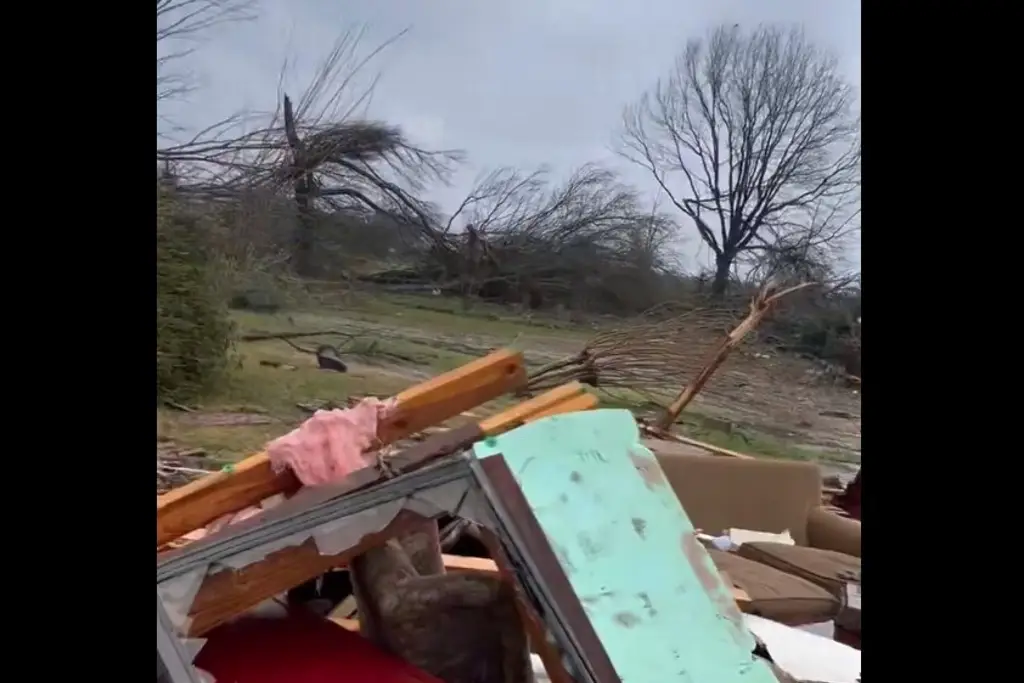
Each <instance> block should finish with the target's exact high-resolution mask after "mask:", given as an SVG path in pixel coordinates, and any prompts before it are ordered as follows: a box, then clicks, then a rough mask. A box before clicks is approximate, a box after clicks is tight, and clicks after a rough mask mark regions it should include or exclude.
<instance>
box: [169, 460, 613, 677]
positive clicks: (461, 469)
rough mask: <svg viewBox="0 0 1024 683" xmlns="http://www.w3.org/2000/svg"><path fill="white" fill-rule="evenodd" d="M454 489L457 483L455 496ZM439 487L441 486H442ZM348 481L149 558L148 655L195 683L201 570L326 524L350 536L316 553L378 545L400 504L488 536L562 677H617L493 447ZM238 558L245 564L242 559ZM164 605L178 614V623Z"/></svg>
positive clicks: (262, 554)
mask: <svg viewBox="0 0 1024 683" xmlns="http://www.w3.org/2000/svg"><path fill="white" fill-rule="evenodd" d="M459 486H462V487H463V488H462V489H461V493H460V492H459ZM445 487H449V488H448V491H447V492H445V491H444V489H445ZM352 488H353V486H352V484H351V483H350V482H349V483H346V482H342V483H340V484H337V485H333V486H324V487H316V488H307V489H303V490H302V491H300V492H299V493H298V494H296V496H295V497H293V498H292V499H290V500H289V501H287V502H286V503H284V504H282V505H281V506H280V508H275V509H272V510H267V511H264V513H263V514H261V515H259V516H258V517H255V518H252V519H248V520H245V521H242V522H240V523H238V524H236V525H232V526H230V527H228V528H226V529H224V530H222V531H221V532H219V533H216V534H214V535H212V536H210V537H208V538H206V539H203V540H201V541H198V542H196V543H194V544H191V545H189V546H186V547H184V548H181V549H178V550H175V551H171V552H169V553H167V554H165V555H162V556H158V560H157V644H158V647H157V652H158V655H159V657H160V658H161V659H162V660H163V663H164V666H165V668H166V669H167V673H168V678H169V679H170V681H171V682H172V683H202V681H203V677H202V675H201V674H200V673H199V672H198V671H197V669H196V668H195V667H194V666H192V658H193V657H194V656H195V655H196V654H197V653H198V651H199V650H198V648H195V647H194V645H195V644H196V643H194V642H193V643H190V642H188V641H191V640H193V639H194V638H196V637H202V633H199V634H196V635H192V636H190V635H189V632H188V631H187V629H188V628H189V625H190V624H191V618H192V614H191V607H192V604H193V600H195V598H196V597H197V596H198V595H199V593H200V591H202V587H203V585H204V584H205V582H206V580H207V578H208V577H211V576H216V573H211V572H210V569H211V568H212V567H216V566H218V565H219V566H221V567H223V568H222V569H220V570H219V571H231V568H232V567H233V568H234V569H235V570H240V569H242V568H243V567H248V566H251V565H254V564H258V563H260V562H262V561H263V560H265V559H267V558H268V557H269V556H270V555H271V554H273V553H275V552H280V551H283V550H286V549H288V548H292V547H295V546H300V545H303V544H304V543H306V542H308V541H309V540H310V539H313V540H314V542H316V539H317V533H318V532H319V533H320V534H321V535H324V534H327V533H329V530H330V529H332V528H333V530H334V531H333V533H340V534H341V535H342V536H345V535H346V534H347V535H348V538H349V539H351V540H350V541H349V542H347V543H343V544H342V545H339V546H337V547H334V546H332V547H331V548H330V551H331V552H329V553H328V552H327V551H326V550H325V549H324V548H322V547H321V548H320V552H321V554H328V555H331V556H336V555H341V554H344V553H351V554H352V555H355V554H358V552H359V549H360V546H361V545H362V544H363V543H364V541H365V540H366V539H367V537H373V538H374V539H375V540H376V542H383V541H384V540H386V538H387V537H393V536H395V535H399V534H400V533H402V531H401V526H402V523H401V522H399V521H396V520H398V519H399V514H400V513H401V512H403V511H406V510H408V511H409V512H411V513H412V514H413V515H415V516H416V517H419V518H423V519H436V518H437V517H439V516H441V515H443V514H449V515H453V516H459V517H465V518H468V519H471V520H472V521H474V522H476V523H477V524H478V525H479V526H480V527H481V529H482V530H484V531H485V532H486V536H487V538H489V539H490V540H491V544H490V545H492V548H491V550H492V553H493V554H495V555H496V556H495V557H494V560H495V561H496V562H497V563H498V565H499V567H500V568H501V569H502V571H503V573H505V574H506V576H511V577H514V579H515V583H516V585H517V587H518V589H519V593H520V595H521V596H522V597H523V598H524V599H525V602H526V603H527V608H528V610H529V611H532V613H533V614H532V615H529V616H530V617H531V618H536V619H537V620H538V621H539V622H540V623H541V624H542V626H543V627H544V629H545V630H546V632H547V636H548V638H549V639H550V640H551V641H553V642H554V645H555V646H556V648H557V649H558V650H559V652H560V654H561V655H562V662H563V666H564V667H565V668H566V670H567V672H568V673H569V677H570V678H571V679H572V680H574V681H577V682H578V683H619V678H618V676H617V674H616V673H615V670H614V667H613V666H612V664H611V661H610V659H609V658H608V655H607V653H606V652H605V651H604V647H603V646H602V645H601V643H600V641H599V640H598V638H597V635H596V633H595V632H594V629H593V627H592V626H591V625H590V622H589V621H588V620H587V618H586V616H585V614H584V611H583V606H582V604H581V603H580V601H579V600H578V598H577V597H576V596H575V594H574V593H573V592H572V590H571V588H569V581H568V577H567V576H566V575H565V573H564V571H563V570H562V569H561V566H560V565H559V564H558V563H557V561H556V560H555V559H554V553H553V551H552V550H551V547H550V544H549V543H548V541H547V539H546V537H545V535H544V533H543V531H542V530H541V528H540V525H539V523H538V522H537V519H536V517H535V516H534V515H533V512H532V511H531V510H530V508H529V506H528V505H527V504H526V500H525V496H524V495H523V493H522V491H521V489H519V487H518V485H517V484H516V483H515V479H514V477H513V476H512V473H511V472H510V471H509V468H508V466H507V464H506V463H505V460H504V458H503V457H502V456H501V455H500V454H495V455H491V456H488V457H486V458H484V459H482V460H478V459H476V458H474V457H472V456H471V455H468V454H464V455H461V456H456V457H452V458H449V459H446V460H444V461H441V462H437V463H436V464H432V465H428V466H426V467H423V468H422V469H418V470H415V471H413V472H410V473H408V474H403V475H401V476H398V477H396V478H393V479H382V480H380V481H379V482H378V483H376V484H375V485H373V486H371V487H369V488H365V489H363V490H358V491H352ZM443 496H447V497H448V498H449V499H451V500H445V501H444V502H447V503H450V504H442V502H441V498H442V497H443ZM382 510H383V511H385V514H384V516H383V517H382V516H381V514H380V513H381V511H382ZM388 513H390V515H391V516H390V518H388V517H387V514H388ZM360 516H361V517H360ZM346 524H348V525H349V528H347V529H346V528H345V527H346ZM396 526H397V527H398V528H397V529H396V528H392V527H396ZM363 547H364V548H365V545H363ZM239 558H246V559H248V560H249V561H248V562H244V563H243V562H241V561H240V560H239ZM339 563H340V562H339ZM190 574H192V577H190V576H189V575H190ZM196 575H198V577H196ZM190 578H191V582H192V583H193V584H195V585H194V588H193V589H192V590H191V596H190V597H189V596H188V595H187V593H188V591H185V593H184V594H183V596H184V597H183V600H184V601H185V602H187V603H188V604H187V605H181V604H178V605H171V606H173V607H175V609H173V610H169V609H168V606H169V605H168V602H167V601H168V596H169V595H170V594H171V593H172V592H173V591H171V590H163V591H162V588H163V589H168V588H171V587H173V585H174V582H175V581H179V582H182V581H184V582H185V583H188V582H189V580H190ZM267 597H269V596H267ZM170 602H172V603H173V600H171V601H170ZM182 607H183V609H182ZM171 612H174V613H175V614H177V615H178V622H177V623H176V622H175V619H173V618H172V614H171ZM182 622H183V623H184V626H183V625H182ZM215 625H216V624H215ZM211 628H212V627H211ZM183 629H184V631H183ZM193 650H194V651H193Z"/></svg>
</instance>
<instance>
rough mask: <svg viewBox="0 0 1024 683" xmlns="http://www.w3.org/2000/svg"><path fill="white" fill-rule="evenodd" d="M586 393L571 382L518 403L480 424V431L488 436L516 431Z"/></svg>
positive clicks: (577, 384) (576, 383)
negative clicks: (536, 416) (541, 415)
mask: <svg viewBox="0 0 1024 683" xmlns="http://www.w3.org/2000/svg"><path fill="white" fill-rule="evenodd" d="M582 393H584V389H583V385H582V384H580V383H579V382H569V383H568V384H563V385H562V386H559V387H555V388H554V389H551V390H550V391H545V392H544V393H543V394H541V395H540V396H535V397H534V398H531V399H528V400H526V401H523V402H522V403H518V404H516V405H514V406H512V407H511V408H509V409H508V410H504V411H502V412H500V413H498V414H497V415H494V416H492V417H489V418H487V419H485V420H482V421H481V422H480V429H482V430H483V432H484V434H487V435H488V436H494V435H497V434H503V433H505V432H507V431H509V430H511V429H515V428H516V427H519V426H520V425H522V424H525V422H526V421H527V420H528V419H529V418H530V417H532V416H534V415H537V414H539V413H542V412H544V411H547V410H551V409H552V408H554V407H555V406H557V405H558V404H560V403H562V402H563V401H568V400H569V399H572V398H575V397H577V396H579V395H580V394H582Z"/></svg>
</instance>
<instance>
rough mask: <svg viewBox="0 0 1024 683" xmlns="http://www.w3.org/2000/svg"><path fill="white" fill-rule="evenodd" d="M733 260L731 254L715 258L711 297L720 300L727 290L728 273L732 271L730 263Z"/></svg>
mask: <svg viewBox="0 0 1024 683" xmlns="http://www.w3.org/2000/svg"><path fill="white" fill-rule="evenodd" d="M734 258H735V256H734V255H732V254H728V253H726V254H722V255H721V256H716V257H715V279H714V280H712V281H711V296H713V297H715V298H716V299H720V298H721V297H723V296H725V292H726V290H727V289H729V272H730V271H731V270H732V262H733V259H734Z"/></svg>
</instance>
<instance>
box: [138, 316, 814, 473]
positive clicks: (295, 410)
mask: <svg viewBox="0 0 1024 683" xmlns="http://www.w3.org/2000/svg"><path fill="white" fill-rule="evenodd" d="M337 303H338V304H340V303H342V302H337ZM344 306H345V308H344V314H343V315H342V314H341V313H340V312H333V313H332V312H329V311H327V312H325V311H323V310H318V311H295V312H289V313H280V314H257V313H251V312H236V313H235V314H234V318H235V322H236V323H237V325H238V328H239V331H240V333H241V334H242V335H246V334H250V335H251V334H255V333H265V334H280V333H287V332H295V331H306V330H322V331H334V332H337V333H338V334H327V335H324V336H321V337H312V338H302V339H295V340H294V341H295V342H296V343H298V344H300V345H301V346H303V347H306V348H310V347H313V348H315V347H316V346H317V345H318V344H321V343H329V344H332V345H335V346H336V347H338V348H339V349H340V350H341V352H342V355H343V357H344V359H345V361H346V363H349V366H350V367H349V372H348V373H344V374H342V373H336V372H328V371H323V370H319V369H317V367H316V364H315V358H314V357H313V356H312V355H311V354H309V353H303V352H301V351H298V350H296V349H294V348H292V347H291V346H289V345H288V344H286V343H285V342H282V341H280V340H276V339H275V340H265V341H252V342H241V343H239V344H238V347H237V363H236V368H235V370H234V372H233V373H232V377H231V380H230V382H229V383H228V384H227V385H226V386H225V387H224V388H223V390H222V391H221V392H220V393H219V394H218V395H216V396H212V397H210V398H208V399H207V400H206V401H204V403H203V404H202V405H201V406H196V408H197V410H196V412H182V411H179V410H173V409H159V410H158V411H157V429H158V436H159V437H160V438H163V439H169V440H173V441H174V442H175V443H177V444H179V445H181V446H184V447H191V448H202V449H204V450H205V451H206V452H207V453H208V454H209V455H211V456H212V457H214V458H216V459H219V460H224V461H231V460H236V459H238V458H240V457H244V456H246V455H248V454H251V453H255V452H258V451H259V450H261V449H262V447H263V446H264V445H265V444H266V442H267V441H268V440H270V439H272V438H274V437H276V436H278V435H280V434H283V433H285V432H287V431H288V430H290V429H291V428H293V427H294V426H295V425H297V424H299V423H300V422H301V420H302V419H303V418H304V417H305V416H306V415H307V414H308V413H306V412H304V411H303V410H302V409H301V408H299V407H298V406H297V405H296V404H298V403H303V404H318V403H321V402H324V401H333V402H335V403H338V404H341V403H343V402H344V400H345V398H346V397H348V396H350V395H353V394H374V395H391V394H394V393H397V392H398V391H401V390H402V389H404V388H406V387H409V386H411V385H413V384H415V383H417V382H419V381H422V380H423V379H426V378H428V377H430V376H433V375H436V374H438V373H440V372H444V371H445V370H449V369H452V368H455V367H457V366H459V365H461V364H463V363H465V362H467V361H469V360H471V359H472V358H474V357H477V356H480V355H482V354H483V353H486V351H487V350H488V349H490V348H494V347H495V346H501V345H509V344H514V345H515V346H517V347H518V348H523V349H524V350H527V351H530V350H533V349H543V350H546V351H549V352H552V353H555V355H556V356H557V355H563V354H566V353H570V352H572V351H575V350H578V349H579V348H580V347H581V346H582V345H583V343H584V342H585V340H586V339H587V338H588V337H590V336H591V335H593V334H594V331H595V329H594V328H595V327H596V325H594V324H593V323H588V324H587V325H585V326H581V325H575V326H574V325H572V324H571V323H569V322H567V321H561V320H552V319H550V318H549V319H545V320H528V319H524V318H523V317H515V316H513V315H512V314H511V313H510V312H508V311H506V310H502V309H498V308H491V307H487V306H475V307H474V309H473V310H471V311H469V312H466V311H463V310H462V308H461V304H460V303H459V302H458V301H457V300H450V299H442V298H436V299H435V298H432V297H401V296H388V297H372V298H371V297H367V296H349V297H346V300H345V301H344ZM442 339H443V340H444V341H443V343H442V341H440V340H442ZM460 340H462V341H460ZM463 342H464V343H463ZM602 398H603V405H605V406H609V407H612V406H618V407H628V408H637V407H643V404H644V403H645V399H644V398H642V397H640V396H639V395H636V394H632V393H630V392H624V393H618V394H616V395H615V396H614V397H602ZM648 407H649V406H648ZM235 412H243V413H257V414H261V415H264V416H266V417H267V418H268V419H269V420H271V421H270V422H269V423H268V424H259V425H245V426H209V425H205V424H203V423H202V417H201V415H202V414H208V413H235ZM677 430H678V431H679V432H680V433H682V434H686V435H688V436H691V437H693V438H695V439H700V440H703V441H706V442H708V443H711V444H714V445H717V446H721V447H724V448H728V449H731V450H736V451H740V452H744V453H749V454H751V455H763V456H766V457H776V458H794V459H801V460H803V459H814V458H819V457H821V454H820V453H817V452H814V451H810V450H807V449H804V448H800V447H797V446H794V445H791V444H787V443H786V442H785V441H784V440H782V439H778V438H775V437H773V436H772V435H770V434H765V433H760V432H758V431H756V430H753V429H750V428H739V427H737V426H735V425H732V424H730V423H728V422H725V421H723V420H720V419H714V418H711V417H707V416H704V415H702V414H700V413H699V412H693V411H688V412H687V413H685V414H684V416H683V417H682V418H681V420H680V424H679V425H678V426H677Z"/></svg>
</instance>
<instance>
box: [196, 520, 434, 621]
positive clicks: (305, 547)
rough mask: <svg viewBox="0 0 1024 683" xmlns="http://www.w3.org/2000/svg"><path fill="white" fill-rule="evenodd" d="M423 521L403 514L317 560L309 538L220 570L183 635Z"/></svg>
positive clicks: (207, 583)
mask: <svg viewBox="0 0 1024 683" xmlns="http://www.w3.org/2000/svg"><path fill="white" fill-rule="evenodd" d="M422 521H423V518H422V517H420V516H419V515H416V514H414V513H411V512H409V511H407V510H402V511H401V512H399V513H398V515H396V516H395V519H394V520H392V522H391V523H390V524H388V525H387V526H386V527H385V528H384V529H382V530H381V531H380V532H377V533H373V534H368V535H366V536H364V537H363V538H362V539H360V541H359V542H358V543H357V544H356V545H354V546H352V547H351V548H348V549H346V550H343V551H342V552H340V553H338V554H336V555H321V554H320V551H319V550H318V549H317V546H316V542H315V541H314V540H313V539H312V538H310V539H309V540H307V541H306V542H305V543H303V544H302V545H298V546H292V547H290V548H284V549H282V550H279V551H277V552H276V553H271V554H270V555H268V556H267V557H266V558H265V559H263V560H261V561H259V562H254V563H253V564H250V565H248V566H246V567H243V568H242V569H238V570H234V569H224V570H221V571H219V572H217V573H216V574H211V575H209V576H207V577H206V579H205V580H204V581H203V585H202V586H201V587H200V588H199V592H198V593H197V594H196V597H195V600H193V601H192V607H191V609H190V610H189V616H191V617H192V622H191V624H190V625H189V629H188V635H189V637H193V638H195V637H199V636H201V635H203V634H204V633H206V632H208V631H209V630H210V629H212V628H214V627H215V626H218V625H220V624H222V623H224V622H225V621H227V620H229V619H231V618H233V617H235V616H237V615H239V614H241V613H242V612H244V611H245V610H247V609H250V608H251V607H255V606H256V605H258V604H260V603H261V602H263V601H264V600H269V599H270V598H272V597H273V596H275V595H278V594H280V593H283V592H285V591H287V590H288V589H289V588H293V587H294V586H298V585H299V584H301V583H304V582H306V581H309V580H310V579H313V578H316V577H317V576H320V575H321V574H323V573H324V572H326V571H328V570H330V569H332V568H334V567H341V566H343V565H345V564H348V562H349V561H350V560H351V559H352V558H354V557H356V556H358V555H360V554H362V553H364V552H366V551H367V550H368V549H370V548H372V547H374V546H377V545H380V544H381V543H383V542H384V541H386V540H387V539H389V538H393V537H395V536H397V535H399V534H401V533H403V531H405V530H406V529H408V528H410V527H412V526H413V525H415V524H419V523H422Z"/></svg>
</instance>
